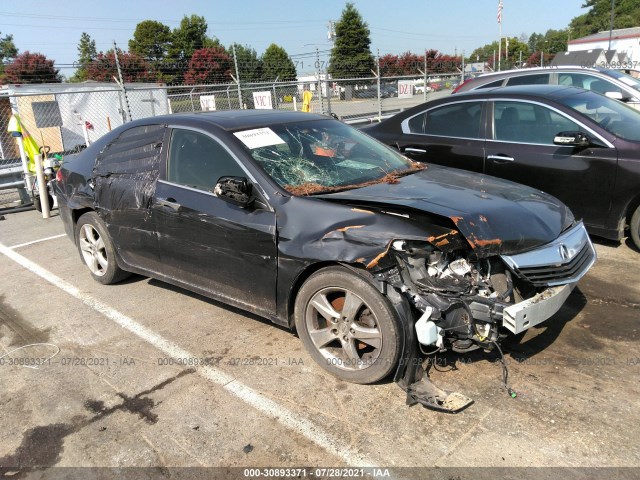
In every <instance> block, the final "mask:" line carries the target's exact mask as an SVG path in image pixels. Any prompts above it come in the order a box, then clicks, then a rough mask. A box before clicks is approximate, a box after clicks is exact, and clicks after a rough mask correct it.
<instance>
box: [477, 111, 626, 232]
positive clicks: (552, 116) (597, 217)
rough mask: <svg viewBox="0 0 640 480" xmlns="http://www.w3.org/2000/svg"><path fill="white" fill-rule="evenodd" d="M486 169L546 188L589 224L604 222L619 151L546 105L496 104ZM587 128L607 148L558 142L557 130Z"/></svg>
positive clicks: (492, 113)
mask: <svg viewBox="0 0 640 480" xmlns="http://www.w3.org/2000/svg"><path fill="white" fill-rule="evenodd" d="M492 107H493V108H492V109H491V108H490V110H491V115H490V116H489V124H490V126H491V128H490V130H491V131H490V138H489V139H488V140H487V147H486V165H487V169H486V173H488V174H489V175H493V176H496V177H500V178H506V179H508V180H512V181H514V182H518V183H522V184H525V185H529V186H531V187H535V188H537V189H539V190H543V191H545V192H547V193H550V194H551V195H553V196H555V197H557V198H559V199H560V200H562V201H563V202H564V203H565V204H566V205H568V206H569V207H570V208H571V210H572V211H573V213H574V215H575V216H576V218H583V219H584V221H585V223H586V224H589V225H593V226H601V225H604V224H605V222H606V219H607V216H608V213H609V209H610V205H611V191H612V189H613V187H614V183H615V172H616V166H617V151H616V149H615V148H614V147H613V146H612V145H611V144H609V143H608V142H607V141H606V140H605V139H603V138H601V137H598V136H597V134H595V132H593V131H592V130H591V129H589V128H588V127H586V126H585V125H583V124H580V123H578V122H576V121H574V120H573V119H571V118H569V117H568V116H566V115H565V114H564V113H562V112H561V111H559V110H556V109H553V108H551V107H549V106H547V105H543V104H541V103H536V102H529V101H515V100H498V101H495V102H492ZM563 131H573V132H575V131H581V132H584V133H586V134H588V135H589V136H590V137H591V138H594V139H595V140H596V142H598V143H600V144H601V146H590V147H588V148H576V147H572V146H558V145H554V143H553V139H554V137H555V135H556V134H558V133H559V132H563Z"/></svg>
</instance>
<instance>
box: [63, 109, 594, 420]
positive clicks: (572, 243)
mask: <svg viewBox="0 0 640 480" xmlns="http://www.w3.org/2000/svg"><path fill="white" fill-rule="evenodd" d="M55 193H56V195H57V197H58V203H59V205H60V213H61V217H62V219H63V222H64V225H65V229H66V232H67V234H68V235H69V236H70V237H71V238H72V239H73V241H74V242H75V244H76V245H77V248H78V251H79V254H80V257H81V258H82V260H83V261H84V263H85V264H86V266H87V267H88V268H89V271H90V272H91V275H92V276H93V277H94V278H95V279H96V280H97V281H98V282H101V283H103V284H111V283H114V282H117V281H120V280H122V279H123V278H125V277H126V276H127V275H128V274H129V273H130V272H135V273H138V274H142V275H146V276H151V277H154V278H157V279H160V280H162V281H165V282H168V283H171V284H174V285H178V286H180V287H183V288H186V289H188V290H191V291H194V292H197V293H200V294H203V295H205V296H208V297H211V298H214V299H217V300H220V301H222V302H225V303H228V304H230V305H234V306H236V307H240V308H243V309H246V310H249V311H251V312H254V313H257V314H259V315H261V316H264V317H266V318H269V319H271V320H272V321H273V322H275V323H277V324H280V325H285V326H287V327H290V328H292V329H293V328H295V329H296V330H297V333H298V335H299V336H300V338H301V339H302V341H303V342H304V344H305V346H306V347H307V349H308V350H309V353H310V355H311V356H312V357H313V358H314V360H315V361H316V362H317V363H318V364H319V365H321V366H322V367H323V368H325V369H326V370H328V371H329V372H330V373H332V374H334V375H336V376H337V377H339V378H342V379H344V380H347V381H351V382H356V383H371V382H376V381H379V380H381V379H383V378H385V377H387V376H389V375H391V374H393V375H394V380H395V381H396V382H397V383H398V384H399V385H400V386H401V387H402V388H403V389H404V390H405V391H406V392H407V395H408V401H409V402H410V403H416V402H419V403H422V404H423V405H425V406H428V407H430V408H435V409H440V410H446V411H456V410H460V409H461V408H464V407H465V406H466V405H468V404H469V403H470V400H469V399H467V398H466V397H464V396H462V395H460V394H447V393H446V392H443V391H441V390H439V389H437V388H436V387H435V386H433V385H432V384H430V383H429V380H428V376H427V375H426V374H425V373H424V371H423V369H422V368H421V364H420V361H419V360H420V359H421V358H422V357H423V356H424V355H426V354H429V353H431V352H435V351H443V350H446V349H454V350H457V351H469V350H472V349H475V348H484V349H493V348H498V349H499V342H500V341H501V340H502V339H503V338H505V336H507V335H511V334H518V333H520V332H523V331H525V330H526V329H528V328H530V327H532V326H534V325H537V324H539V323H541V322H543V321H545V320H547V319H548V318H550V317H552V316H553V315H554V314H555V313H556V312H557V311H558V310H559V309H560V307H561V306H562V304H563V303H564V301H565V300H566V298H567V297H568V295H569V294H570V292H571V290H572V289H573V287H574V285H575V284H576V282H577V281H578V280H579V279H580V278H581V277H582V276H583V275H584V274H585V273H586V272H587V270H588V269H589V268H590V267H591V265H592V264H593V262H594V261H595V251H594V249H593V246H592V244H591V242H590V241H589V238H588V236H587V234H586V231H585V228H584V226H583V224H582V223H581V222H578V221H576V220H575V219H574V218H573V216H572V214H571V212H570V211H569V210H568V209H567V207H565V206H564V205H563V204H562V203H561V202H559V201H558V200H556V199H555V198H553V197H551V196H549V195H547V194H545V193H543V192H541V191H538V190H534V189H531V188H528V187H524V186H522V185H518V184H515V183H512V182H508V181H504V180H499V179H496V178H492V177H488V176H484V175H481V174H475V173H470V172H465V171H462V170H456V169H450V168H446V167H440V166H435V165H424V164H419V163H415V162H413V161H411V160H409V159H407V158H406V157H404V156H402V155H401V154H399V153H398V152H397V151H394V150H393V149H391V148H389V147H386V146H384V145H382V144H381V143H379V142H377V141H376V140H373V139H372V138H370V137H369V136H367V135H366V134H363V133H361V132H359V131H357V130H355V129H353V128H351V127H349V126H347V125H344V124H343V123H341V122H339V121H337V120H333V119H329V118H327V117H324V116H320V115H312V114H303V113H295V112H280V111H226V112H209V113H203V114H188V115H173V116H164V117H155V118H150V119H146V120H139V121H135V122H131V123H128V124H126V125H123V126H121V127H119V128H118V129H116V130H114V131H113V132H111V133H109V134H107V135H105V136H104V137H103V138H101V139H100V140H99V141H97V142H96V143H95V144H93V145H92V146H91V147H89V148H88V149H87V150H85V151H83V152H82V153H80V154H78V155H77V156H75V157H72V158H70V159H68V160H66V161H65V163H64V166H63V168H62V169H61V170H60V171H59V173H58V178H57V182H56V185H55Z"/></svg>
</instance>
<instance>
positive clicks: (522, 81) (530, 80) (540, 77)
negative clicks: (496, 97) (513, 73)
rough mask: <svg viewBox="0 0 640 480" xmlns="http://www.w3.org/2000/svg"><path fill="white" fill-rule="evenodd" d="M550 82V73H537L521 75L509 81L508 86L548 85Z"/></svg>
mask: <svg viewBox="0 0 640 480" xmlns="http://www.w3.org/2000/svg"><path fill="white" fill-rule="evenodd" d="M548 83H549V74H548V73H537V74H535V75H519V76H517V77H512V78H510V79H509V80H508V81H507V85H508V86H512V85H547V84H548Z"/></svg>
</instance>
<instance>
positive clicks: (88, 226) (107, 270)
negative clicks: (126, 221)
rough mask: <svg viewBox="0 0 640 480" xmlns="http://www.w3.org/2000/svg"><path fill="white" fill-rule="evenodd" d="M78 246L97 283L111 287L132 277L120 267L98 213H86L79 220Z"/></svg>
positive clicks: (77, 230)
mask: <svg viewBox="0 0 640 480" xmlns="http://www.w3.org/2000/svg"><path fill="white" fill-rule="evenodd" d="M76 245H77V246H78V252H79V253H80V258H81V259H82V261H83V262H84V264H85V265H86V266H87V267H88V268H89V271H90V272H91V276H92V277H93V278H94V280H96V281H97V282H100V283H102V284H103V285H111V284H113V283H117V282H119V281H121V280H124V279H125V278H127V277H128V276H129V275H131V274H130V273H129V272H125V271H124V270H122V269H121V268H120V267H119V266H118V263H117V261H116V255H115V249H114V248H113V243H112V242H111V238H110V237H109V233H108V232H107V227H106V226H105V224H104V222H103V221H102V220H101V219H100V217H99V216H98V214H97V213H95V212H88V213H85V214H84V215H82V216H81V217H80V219H79V220H78V224H77V225H76Z"/></svg>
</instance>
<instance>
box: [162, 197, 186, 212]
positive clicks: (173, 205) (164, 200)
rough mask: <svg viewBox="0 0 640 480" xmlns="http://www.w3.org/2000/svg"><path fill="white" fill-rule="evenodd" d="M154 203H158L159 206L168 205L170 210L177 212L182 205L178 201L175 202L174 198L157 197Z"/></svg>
mask: <svg viewBox="0 0 640 480" xmlns="http://www.w3.org/2000/svg"><path fill="white" fill-rule="evenodd" d="M156 204H157V205H160V206H161V207H168V208H170V209H171V210H173V211H175V212H177V211H179V210H180V209H181V208H182V205H180V204H179V203H178V202H176V199H175V198H171V197H169V198H157V199H156Z"/></svg>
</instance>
